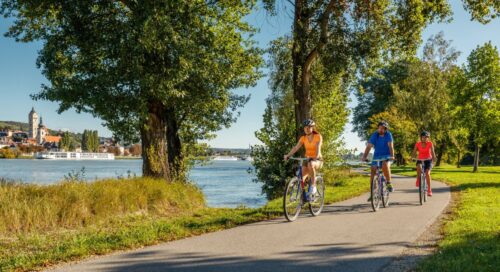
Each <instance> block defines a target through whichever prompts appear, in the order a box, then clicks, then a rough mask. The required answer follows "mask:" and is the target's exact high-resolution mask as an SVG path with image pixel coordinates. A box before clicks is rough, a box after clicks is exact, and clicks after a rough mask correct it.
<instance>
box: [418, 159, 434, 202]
mask: <svg viewBox="0 0 500 272" xmlns="http://www.w3.org/2000/svg"><path fill="white" fill-rule="evenodd" d="M430 160H432V159H426V160H418V159H417V160H416V161H417V163H418V162H420V167H421V169H422V170H421V172H420V177H418V178H419V179H420V186H421V188H422V191H420V192H419V193H420V198H421V201H420V203H421V204H422V197H423V200H424V202H425V201H427V195H426V194H427V191H428V190H429V188H428V184H427V175H426V173H425V172H427V167H426V166H425V162H426V161H430ZM422 194H423V196H422Z"/></svg>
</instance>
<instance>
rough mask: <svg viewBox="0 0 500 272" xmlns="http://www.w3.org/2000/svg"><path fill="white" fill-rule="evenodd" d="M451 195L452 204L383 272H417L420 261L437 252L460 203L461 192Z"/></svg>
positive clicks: (453, 192)
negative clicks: (444, 229) (445, 229)
mask: <svg viewBox="0 0 500 272" xmlns="http://www.w3.org/2000/svg"><path fill="white" fill-rule="evenodd" d="M445 183H446V182H445ZM448 185H449V184H448ZM450 187H451V186H450ZM450 194H451V196H450V202H449V203H448V205H447V206H446V207H445V208H444V210H443V212H442V213H441V215H439V216H438V217H437V218H436V220H435V221H434V222H433V223H432V224H431V225H430V226H429V227H428V228H427V229H426V230H425V232H424V233H422V234H421V235H420V236H419V237H418V238H417V240H415V242H413V243H412V244H411V245H409V246H408V247H407V249H405V250H404V251H403V252H402V253H401V254H400V255H399V256H397V257H396V258H395V259H394V260H393V261H392V262H390V263H389V264H388V265H387V266H386V267H384V268H383V269H382V270H381V271H383V272H401V271H403V272H413V271H417V270H416V269H417V265H418V263H419V262H420V261H422V260H423V259H425V258H427V257H429V256H431V255H433V254H434V253H436V252H437V250H438V243H439V242H440V241H441V240H442V239H443V238H444V233H443V227H444V225H445V223H446V222H447V221H449V220H450V219H452V217H453V213H454V212H453V211H454V210H455V208H456V207H457V206H458V204H459V202H460V201H459V200H460V196H459V192H457V191H454V190H453V188H450Z"/></svg>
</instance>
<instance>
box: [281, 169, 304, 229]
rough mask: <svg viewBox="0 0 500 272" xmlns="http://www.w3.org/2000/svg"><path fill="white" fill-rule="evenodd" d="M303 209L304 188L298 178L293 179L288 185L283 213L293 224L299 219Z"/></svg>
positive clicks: (284, 196) (284, 197)
mask: <svg viewBox="0 0 500 272" xmlns="http://www.w3.org/2000/svg"><path fill="white" fill-rule="evenodd" d="M301 208H302V188H301V187H300V181H299V179H298V178H296V177H295V178H292V179H291V180H290V181H289V182H288V183H287V185H286V189H285V193H284V195H283V212H284V213H285V218H286V219H287V220H288V221H290V222H292V221H295V219H297V217H298V216H299V213H300V209H301Z"/></svg>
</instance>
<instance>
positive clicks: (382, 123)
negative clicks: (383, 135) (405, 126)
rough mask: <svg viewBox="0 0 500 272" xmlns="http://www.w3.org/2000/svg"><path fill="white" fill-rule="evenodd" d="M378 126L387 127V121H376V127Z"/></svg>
mask: <svg viewBox="0 0 500 272" xmlns="http://www.w3.org/2000/svg"><path fill="white" fill-rule="evenodd" d="M380 126H383V127H385V129H389V123H387V122H386V121H380V122H378V125H377V127H380Z"/></svg>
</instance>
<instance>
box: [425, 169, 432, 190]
mask: <svg viewBox="0 0 500 272" xmlns="http://www.w3.org/2000/svg"><path fill="white" fill-rule="evenodd" d="M425 178H426V179H427V189H428V190H429V191H431V170H430V169H427V170H425Z"/></svg>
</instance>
